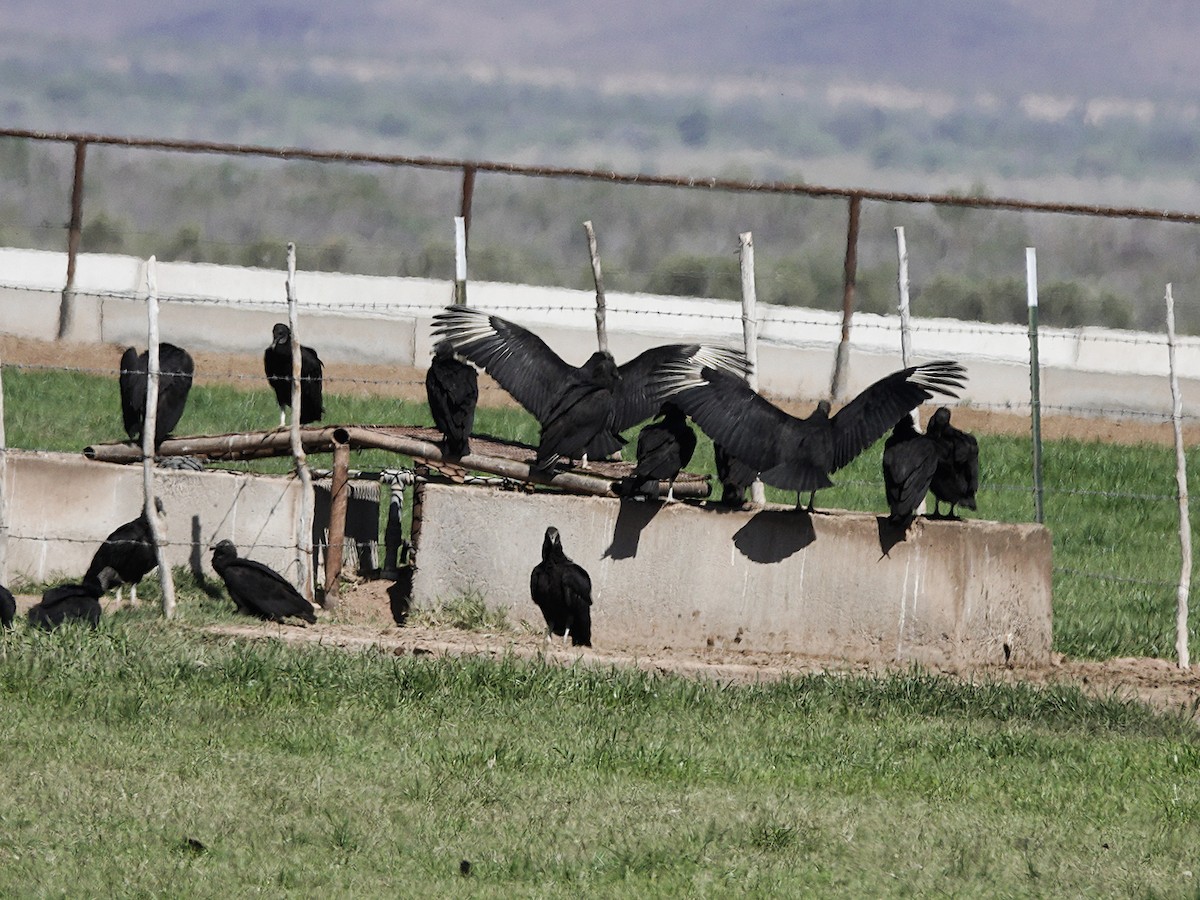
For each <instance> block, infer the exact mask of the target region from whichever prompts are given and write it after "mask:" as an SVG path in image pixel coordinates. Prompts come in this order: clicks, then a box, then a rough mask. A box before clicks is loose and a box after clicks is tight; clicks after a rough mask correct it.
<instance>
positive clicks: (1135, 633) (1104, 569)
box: [4, 361, 1200, 658]
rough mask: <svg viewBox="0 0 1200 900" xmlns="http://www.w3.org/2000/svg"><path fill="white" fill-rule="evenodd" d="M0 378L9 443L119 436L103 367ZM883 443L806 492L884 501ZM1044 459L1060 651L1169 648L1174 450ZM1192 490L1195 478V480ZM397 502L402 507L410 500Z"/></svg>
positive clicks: (1023, 500) (1174, 565)
mask: <svg viewBox="0 0 1200 900" xmlns="http://www.w3.org/2000/svg"><path fill="white" fill-rule="evenodd" d="M114 364H115V361H114ZM4 390H5V418H6V427H7V435H8V441H9V446H11V447H21V448H28V449H41V450H58V451H65V452H77V451H78V450H80V449H81V447H82V446H83V445H84V444H85V443H102V442H105V441H113V440H121V439H123V437H124V435H123V433H122V431H121V426H120V415H119V412H118V404H117V392H116V388H115V387H114V384H113V382H112V379H111V378H110V377H104V376H101V375H99V374H96V373H90V372H80V371H62V370H33V369H18V368H13V367H6V368H5V370H4ZM335 390H336V389H335ZM326 408H327V410H329V412H328V419H329V421H338V422H364V423H370V422H375V423H396V422H403V423H406V424H415V425H430V424H432V423H431V421H430V418H429V410H428V407H427V406H426V405H425V404H424V403H409V402H402V401H400V400H396V399H392V398H383V397H373V398H360V397H350V396H346V395H343V394H338V393H336V392H332V391H331V392H330V395H329V397H328V400H327V405H326ZM277 421H278V412H277V407H276V406H275V403H274V398H273V397H272V396H271V395H270V394H269V393H268V392H266V391H264V390H257V389H255V390H247V391H243V390H237V389H235V388H233V387H231V386H228V385H224V384H204V383H203V382H199V383H197V384H196V386H195V387H194V388H193V390H192V393H191V396H190V397H189V400H188V408H187V411H186V413H185V414H184V419H183V421H182V422H181V423H180V431H181V432H187V433H192V434H223V433H226V432H230V431H237V430H253V429H258V428H262V427H263V426H264V425H274V424H275V423H276V422H277ZM475 422H476V432H477V433H481V434H492V435H495V436H497V437H500V438H503V439H506V440H516V441H524V442H526V443H530V444H534V443H536V442H537V436H538V433H537V425H536V423H535V422H534V420H533V419H532V418H531V417H530V416H529V415H528V414H527V413H525V412H524V411H523V410H519V409H512V408H497V407H481V408H480V409H479V411H478V414H477V416H476V420H475ZM635 445H636V441H631V442H630V444H629V445H628V446H627V447H626V451H625V453H626V456H627V458H630V459H632V458H633V452H634V448H635ZM882 452H883V445H882V441H881V442H879V443H877V444H876V445H875V446H874V447H872V448H871V449H870V450H868V451H867V452H866V453H864V454H863V455H862V456H861V457H860V458H859V459H857V460H855V461H854V462H853V463H852V464H851V465H850V466H848V467H847V468H846V469H845V470H843V471H842V472H839V473H838V474H837V475H836V476H835V478H834V480H835V482H836V486H835V487H834V488H831V489H830V490H827V491H822V492H820V493H819V494H818V496H817V504H818V506H819V507H823V508H839V509H854V510H865V511H873V512H881V511H883V510H884V509H886V504H885V502H884V498H883V489H882V487H881V484H880V475H879V471H880V458H881V455H882ZM309 462H310V465H312V466H314V467H317V468H321V467H328V466H330V465H331V464H332V460H331V459H330V458H329V456H328V455H323V454H311V455H310V457H309ZM408 462H409V461H408V460H406V459H403V458H397V457H396V456H395V455H393V454H390V453H387V452H384V451H379V450H373V451H363V452H360V453H357V454H356V455H355V459H354V466H355V467H356V468H360V469H366V470H372V469H383V468H390V467H394V466H397V465H404V464H407V463H408ZM1043 462H1044V465H1043V468H1044V484H1045V491H1046V494H1045V497H1046V500H1045V509H1046V524H1047V525H1048V526H1049V528H1050V531H1051V533H1052V535H1053V540H1054V613H1055V619H1054V640H1055V648H1056V649H1057V650H1059V651H1060V652H1062V653H1066V654H1068V655H1070V656H1081V657H1092V658H1108V657H1114V656H1155V657H1159V658H1173V656H1174V647H1175V613H1174V609H1175V589H1176V584H1177V573H1178V571H1179V565H1180V562H1179V560H1180V557H1179V545H1178V541H1177V539H1176V533H1177V527H1178V526H1177V521H1178V519H1177V516H1178V514H1177V506H1176V501H1175V495H1174V456H1173V453H1172V452H1171V450H1170V449H1169V448H1166V447H1159V446H1149V445H1145V446H1120V445H1107V444H1102V443H1099V442H1082V441H1072V440H1060V441H1051V442H1048V443H1047V444H1046V446H1045V448H1044V451H1043ZM227 465H228V466H229V467H231V468H239V469H250V470H253V471H260V472H275V473H281V472H287V471H289V470H290V461H289V460H288V459H286V458H276V459H267V460H256V461H253V462H248V463H230V464H227ZM1189 466H1190V471H1192V472H1193V473H1196V472H1200V448H1197V449H1193V451H1192V452H1191V454H1190V459H1189ZM689 468H690V469H691V470H692V471H697V472H708V473H712V472H714V471H715V466H714V463H713V456H712V443H711V442H710V441H709V440H708V438H707V437H705V436H704V435H700V441H699V445H698V447H697V450H696V455H695V457H694V459H693V461H692V464H691V466H690V467H689ZM1193 490H1200V484H1198V485H1195V486H1193ZM767 496H768V499H769V500H772V501H774V502H779V503H794V502H795V500H796V497H795V495H794V494H785V493H783V492H781V491H777V490H775V489H774V488H769V489H768V494H767ZM931 502H932V501H931ZM405 508H406V514H407V515H411V504H406V506H405ZM1193 514H1194V515H1195V516H1196V518H1195V519H1194V521H1193V527H1194V528H1200V511H1194V513H1193ZM977 515H979V516H980V517H983V518H987V519H992V520H996V521H1002V522H1029V521H1032V520H1033V488H1032V476H1031V475H1030V448H1029V442H1028V440H1026V439H1024V438H1014V437H1004V436H987V437H986V438H985V440H984V449H983V463H982V485H981V492H980V512H979V513H978V514H977ZM381 528H382V524H381ZM468 613H469V610H466V609H463V610H458V611H457V612H455V613H454V615H458V616H466V617H467V618H470V616H469V615H468ZM476 618H478V617H476ZM485 627H498V625H496V624H495V623H493V624H491V625H488V626H485Z"/></svg>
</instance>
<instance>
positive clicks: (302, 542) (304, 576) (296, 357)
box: [287, 241, 313, 600]
mask: <svg viewBox="0 0 1200 900" xmlns="http://www.w3.org/2000/svg"><path fill="white" fill-rule="evenodd" d="M287 302H288V328H290V329H291V332H292V418H291V432H292V435H291V436H292V459H294V460H295V463H296V475H297V476H298V477H299V479H300V492H301V496H300V512H299V515H298V516H297V520H296V580H297V581H298V582H299V585H300V592H301V593H302V594H304V596H305V598H306V599H308V600H312V599H313V580H312V570H313V565H312V522H313V497H312V474H311V473H310V472H309V471H308V454H306V453H305V452H304V442H303V441H302V440H300V370H301V366H300V332H299V330H298V328H297V326H298V325H299V320H300V315H299V312H298V310H297V308H296V245H295V244H294V243H292V242H290V241H289V242H288V245H287Z"/></svg>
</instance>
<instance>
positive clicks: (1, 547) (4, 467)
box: [0, 360, 8, 586]
mask: <svg viewBox="0 0 1200 900" xmlns="http://www.w3.org/2000/svg"><path fill="white" fill-rule="evenodd" d="M3 370H4V361H3V360H0V584H3V585H5V586H7V585H8V435H7V434H6V433H5V431H4V377H3Z"/></svg>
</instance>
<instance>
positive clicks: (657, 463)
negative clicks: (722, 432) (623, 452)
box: [617, 403, 696, 503]
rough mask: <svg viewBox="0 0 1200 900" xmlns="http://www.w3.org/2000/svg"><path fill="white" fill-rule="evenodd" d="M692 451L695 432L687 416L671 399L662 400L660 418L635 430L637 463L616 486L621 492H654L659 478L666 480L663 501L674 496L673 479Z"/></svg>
mask: <svg viewBox="0 0 1200 900" xmlns="http://www.w3.org/2000/svg"><path fill="white" fill-rule="evenodd" d="M695 451H696V432H694V431H692V429H691V426H689V425H688V423H687V416H685V415H684V414H683V410H681V409H680V408H679V407H678V406H676V405H675V404H673V403H664V404H663V407H662V418H660V419H659V420H658V421H657V422H653V423H651V424H650V425H647V426H645V427H644V428H643V429H642V430H641V433H640V434H638V442H637V467H636V468H634V470H633V474H632V475H630V476H629V477H628V478H623V479H621V483H620V486H619V488H618V490H617V492H618V493H619V494H621V495H622V496H626V497H629V496H633V495H635V494H648V493H653V495H654V496H655V497H657V496H658V484H659V482H660V481H666V482H668V486H667V502H668V503H669V502H671V501H672V500H674V499H675V498H674V496H673V494H672V492H673V491H674V489H675V479H676V478H678V477H679V473H680V472H681V471H682V470H683V467H684V466H686V465H687V464H688V463H689V462H691V459H692V454H693V453H694V452H695Z"/></svg>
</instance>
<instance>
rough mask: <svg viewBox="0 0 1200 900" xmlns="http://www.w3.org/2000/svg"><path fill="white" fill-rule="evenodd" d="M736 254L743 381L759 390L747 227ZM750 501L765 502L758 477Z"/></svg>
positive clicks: (751, 253)
mask: <svg viewBox="0 0 1200 900" xmlns="http://www.w3.org/2000/svg"><path fill="white" fill-rule="evenodd" d="M738 247H739V251H740V252H739V255H740V257H741V263H742V343H743V345H744V348H745V350H746V362H747V363H748V364H749V365H748V367H749V370H750V371H749V372H747V373H746V384H748V385H749V386H750V390H752V391H757V390H758V292H757V291H756V290H755V287H754V236H753V234H752V233H751V232H749V231H743V232H742V233H741V234H739V235H738ZM750 502H751V503H752V504H753V505H755V506H759V507H761V506H766V505H767V489H766V488H765V487H763V483H762V481H761V480H760V479H758V478H755V479H754V483H753V484H751V485H750Z"/></svg>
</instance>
